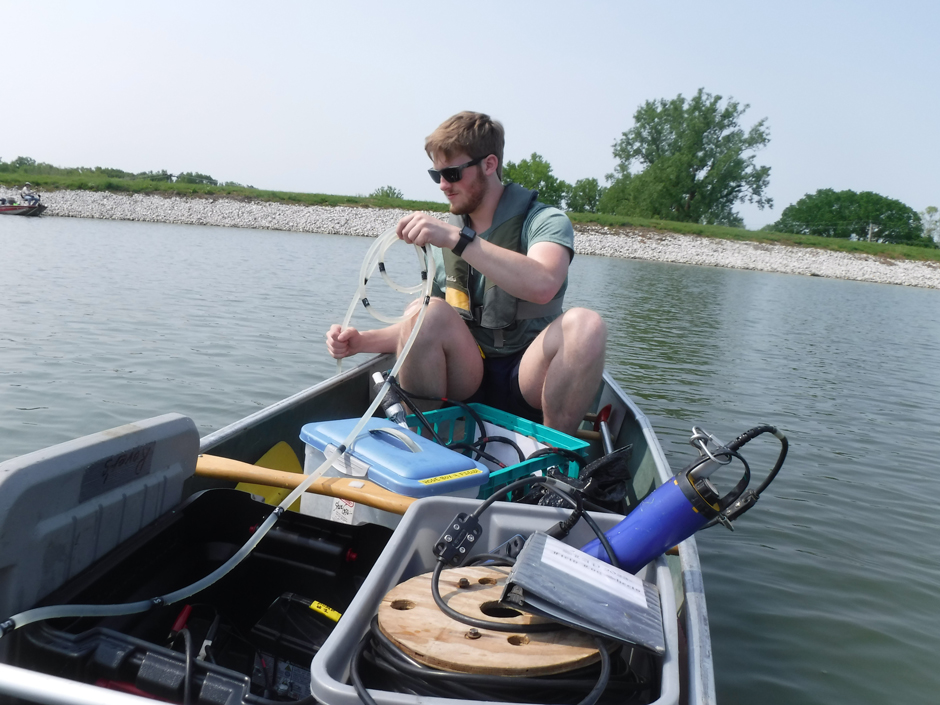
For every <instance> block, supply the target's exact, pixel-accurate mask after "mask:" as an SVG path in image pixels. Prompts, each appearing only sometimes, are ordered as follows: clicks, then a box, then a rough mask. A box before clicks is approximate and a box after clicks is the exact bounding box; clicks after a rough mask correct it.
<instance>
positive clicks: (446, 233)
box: [396, 212, 460, 250]
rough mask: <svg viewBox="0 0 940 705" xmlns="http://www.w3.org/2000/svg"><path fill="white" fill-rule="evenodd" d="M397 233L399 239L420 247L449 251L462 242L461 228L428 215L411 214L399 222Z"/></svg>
mask: <svg viewBox="0 0 940 705" xmlns="http://www.w3.org/2000/svg"><path fill="white" fill-rule="evenodd" d="M396 232H397V233H398V237H399V239H401V240H404V241H405V242H408V243H411V244H414V245H417V246H418V247H424V246H425V245H434V246H435V247H440V248H442V249H447V250H449V249H452V248H453V247H454V246H455V245H456V244H457V243H458V242H459V241H460V228H458V227H457V226H455V225H450V224H449V223H445V222H443V221H442V220H438V219H437V218H435V217H434V216H433V215H428V214H427V213H418V212H414V213H409V214H408V215H406V216H405V217H404V218H402V219H401V220H399V221H398V228H397V229H396Z"/></svg>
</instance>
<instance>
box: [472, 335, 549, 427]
mask: <svg viewBox="0 0 940 705" xmlns="http://www.w3.org/2000/svg"><path fill="white" fill-rule="evenodd" d="M524 354H525V350H520V351H519V352H517V353H515V354H513V355H507V356H506V357H485V358H483V382H481V383H480V388H479V389H477V390H476V391H475V392H474V393H473V394H472V395H470V397H469V398H468V399H465V400H464V401H465V402H467V403H476V404H486V405H487V406H492V407H493V408H495V409H502V410H503V411H507V412H509V413H510V414H515V415H516V416H521V417H522V418H524V419H529V420H530V421H535V422H536V423H542V412H541V410H539V409H536V408H534V407H532V406H530V405H529V402H527V401H526V400H525V397H523V396H522V390H521V389H520V388H519V364H520V363H521V362H522V356H523V355H524Z"/></svg>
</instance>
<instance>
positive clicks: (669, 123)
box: [598, 88, 773, 225]
mask: <svg viewBox="0 0 940 705" xmlns="http://www.w3.org/2000/svg"><path fill="white" fill-rule="evenodd" d="M721 102H722V97H721V96H720V95H719V96H713V95H711V94H710V93H706V92H705V90H704V89H703V88H700V89H699V90H698V92H697V93H696V94H695V96H693V97H692V98H691V99H690V100H688V101H687V100H686V99H685V98H684V97H682V96H681V95H679V96H676V98H674V99H673V100H668V101H667V100H664V99H661V100H659V101H647V102H646V103H644V104H643V105H642V106H640V108H639V109H638V110H637V111H636V113H635V114H634V116H633V121H634V126H633V127H632V128H630V129H629V130H627V131H626V132H624V133H623V136H622V137H621V138H620V140H618V141H617V142H616V143H614V157H615V158H616V159H618V160H619V163H618V164H617V167H616V169H615V173H614V174H610V175H609V176H608V180H609V181H611V182H612V183H611V185H610V188H609V189H608V190H607V192H606V193H605V194H604V197H603V198H602V199H601V201H600V203H599V206H598V208H599V210H601V212H607V213H617V214H621V215H637V216H643V217H648V218H668V219H671V220H678V221H683V222H695V223H711V224H727V225H731V224H738V223H740V222H741V218H740V216H738V215H737V213H735V212H734V206H735V204H738V203H755V204H757V207H758V208H760V209H763V208H765V207H771V208H772V207H773V199H771V198H770V197H768V196H766V195H765V192H766V190H767V187H768V185H769V183H770V167H766V166H757V165H756V164H755V161H754V160H755V155H754V154H753V153H754V152H756V151H757V150H759V149H761V148H762V147H765V146H767V144H768V143H769V142H770V134H769V130H768V128H767V119H766V118H764V119H762V120H759V121H758V122H757V123H756V124H755V125H754V126H753V127H751V128H750V130H748V131H746V132H745V131H744V129H742V128H741V127H740V125H739V123H740V122H741V118H742V117H743V115H744V113H745V112H746V111H747V109H748V108H749V107H750V106H748V105H743V106H742V105H741V104H740V103H737V102H735V101H734V100H733V99H728V101H727V102H726V103H725V104H724V105H722V104H721Z"/></svg>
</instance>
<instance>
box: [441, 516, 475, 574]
mask: <svg viewBox="0 0 940 705" xmlns="http://www.w3.org/2000/svg"><path fill="white" fill-rule="evenodd" d="M482 534H483V527H481V526H480V521H479V519H477V518H476V517H475V516H472V515H470V514H466V513H464V512H461V513H460V514H458V515H457V516H456V517H454V518H453V520H452V521H451V522H450V526H448V527H447V529H446V530H445V531H444V533H443V534H441V538H439V539H438V540H437V543H436V544H435V545H434V555H435V556H437V559H438V560H439V561H441V562H442V563H444V564H445V565H450V566H457V565H460V563H461V562H462V561H463V559H464V558H466V557H467V555H468V554H469V553H470V549H472V548H473V546H474V544H476V541H477V539H479V538H480V536H481V535H482Z"/></svg>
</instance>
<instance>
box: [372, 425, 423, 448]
mask: <svg viewBox="0 0 940 705" xmlns="http://www.w3.org/2000/svg"><path fill="white" fill-rule="evenodd" d="M369 433H371V434H372V435H377V434H379V433H387V434H388V435H389V436H392V437H394V438H397V439H398V440H399V441H401V442H402V443H404V444H405V447H406V448H407V449H408V450H410V451H411V452H412V453H420V452H421V446H419V445H418V444H417V443H416V442H415V441H414V439H413V438H411V437H410V436H409V435H408V434H407V433H405V432H404V431H399V430H398V429H397V428H371V429H369Z"/></svg>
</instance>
